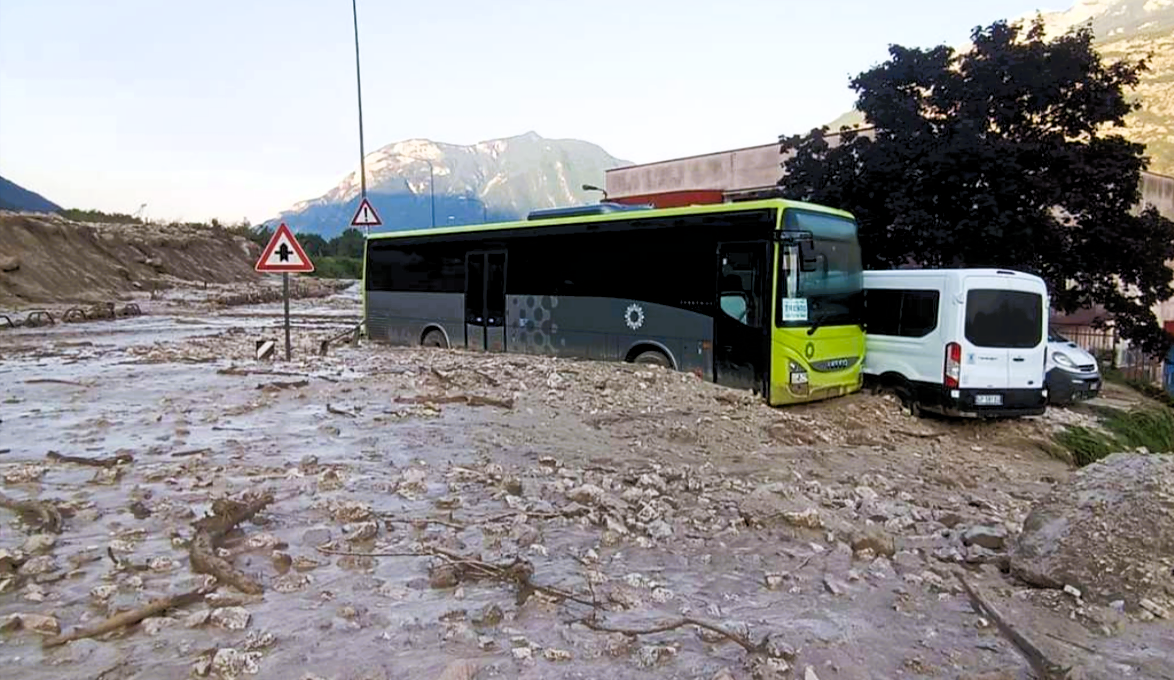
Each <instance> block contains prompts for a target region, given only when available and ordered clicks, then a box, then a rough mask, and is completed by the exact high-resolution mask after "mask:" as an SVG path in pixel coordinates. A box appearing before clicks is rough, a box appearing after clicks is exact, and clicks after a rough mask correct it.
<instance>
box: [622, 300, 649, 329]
mask: <svg viewBox="0 0 1174 680" xmlns="http://www.w3.org/2000/svg"><path fill="white" fill-rule="evenodd" d="M624 322H625V323H627V324H628V328H631V329H632V330H636V329H638V328H640V327H641V326H643V325H644V308H643V307H641V306H640V305H637V304H630V305H628V310H627V311H626V312H624Z"/></svg>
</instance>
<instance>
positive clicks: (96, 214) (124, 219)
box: [59, 208, 143, 224]
mask: <svg viewBox="0 0 1174 680" xmlns="http://www.w3.org/2000/svg"><path fill="white" fill-rule="evenodd" d="M59 214H60V215H61V216H62V217H64V218H66V219H69V220H74V221H76V222H98V223H103V224H142V223H143V221H142V220H140V219H139V218H137V217H135V216H134V215H127V214H126V213H117V212H115V213H107V212H102V211H101V210H84V209H82V208H66V209H64V210H62V211H61V212H60V213H59Z"/></svg>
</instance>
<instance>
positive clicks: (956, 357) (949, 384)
mask: <svg viewBox="0 0 1174 680" xmlns="http://www.w3.org/2000/svg"><path fill="white" fill-rule="evenodd" d="M942 378H943V380H942V382H944V383H945V385H946V388H947V389H951V390H956V389H958V385H959V384H961V380H962V345H959V344H958V343H956V342H951V343H950V344H948V345H946V366H945V369H944V370H943V371H942Z"/></svg>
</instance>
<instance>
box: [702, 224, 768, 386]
mask: <svg viewBox="0 0 1174 680" xmlns="http://www.w3.org/2000/svg"><path fill="white" fill-rule="evenodd" d="M768 248H769V246H768V245H767V244H765V243H754V242H749V243H719V244H718V250H717V260H718V262H717V263H718V281H717V283H718V286H717V294H718V311H717V313H716V314H715V315H714V319H713V373H714V382H717V383H718V384H720V385H726V386H729V387H736V388H740V389H747V390H753V391H755V392H756V393H760V394H765V389H766V387H765V385H766V376H767V365H766V362H767V356H769V355H768V351H767V350H768V349H769V347H768V345H767V335H766V333H765V331H764V329H765V328H767V326H768V322H769V320H770V309H769V306H768V305H767V304H766V300H768V299H770V296H769V295H768V290H769V285H770V283H769V282H770V277H769V276H767V269H766V262H767V253H768V252H769V250H768Z"/></svg>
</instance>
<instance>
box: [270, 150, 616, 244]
mask: <svg viewBox="0 0 1174 680" xmlns="http://www.w3.org/2000/svg"><path fill="white" fill-rule="evenodd" d="M364 160H365V162H366V166H367V198H368V200H370V201H371V203H372V204H373V205H374V207H375V210H376V212H377V213H378V214H379V217H380V220H381V221H382V222H383V227H381V228H380V229H382V230H388V229H416V228H422V227H428V226H431V225H432V224H433V223H435V225H436V226H448V225H460V224H474V223H480V222H482V221H490V222H492V221H500V220H507V219H515V218H519V217H522V216H524V215H525V214H526V213H527V212H529V211H530V210H534V209H537V208H550V207H555V206H565V205H576V204H581V203H585V202H589V201H592V200H595V199H597V198H598V197H599V194H597V193H594V192H590V191H585V190H584V189H583V185H584V184H593V185H595V186H600V187H602V186H603V181H604V171H605V170H607V169H608V168H614V167H619V166H623V165H630V162H629V161H624V160H620V159H618V158H615V157H613V156H611V155H610V154H608V153H607V152H606V151H604V150H603V149H602V148H600V147H598V146H596V145H594V144H590V143H588V142H583V141H579V140H575V139H546V138H544V137H542V136H540V135H538V134H537V133H535V132H527V133H525V134H523V135H518V136H515V137H506V138H503V139H493V140H489V141H485V142H479V143H477V144H471V145H457V144H445V143H442V142H433V141H430V140H426V139H409V140H406V141H402V142H396V143H394V144H388V145H387V146H384V147H383V148H381V149H379V150H377V151H374V152H372V153H370V154H367V156H366V157H365V159H364ZM433 193H435V209H433V205H432V195H433ZM359 197H360V184H359V173H358V171H357V170H356V171H355V172H352V173H350V174H349V175H347V176H346V177H344V178H343V179H342V181H341V182H339V183H338V185H336V186H335V187H334V188H332V189H331V190H329V191H327V192H326V193H325V194H323V195H321V196H319V197H318V198H314V199H311V200H308V201H302V202H301V203H297V204H295V205H293V206H292V207H290V208H289V209H288V210H286V211H284V212H282V213H281V214H280V215H279V216H278V217H277V218H274V219H273V220H269V221H267V222H266V224H270V225H276V224H277V223H278V222H285V223H286V224H287V225H288V226H289V227H290V228H291V229H293V230H294V231H295V232H309V233H316V234H320V235H322V236H323V237H325V238H331V237H333V236H336V235H337V234H339V233H341V232H342V231H343V230H344V229H346V228H348V227H349V226H350V220H351V217H352V216H353V215H354V214H355V211H356V210H357V209H358V205H359ZM434 215H435V218H434V217H433V216H434Z"/></svg>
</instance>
